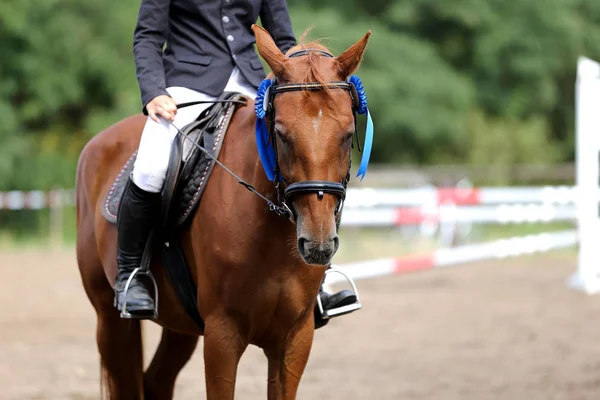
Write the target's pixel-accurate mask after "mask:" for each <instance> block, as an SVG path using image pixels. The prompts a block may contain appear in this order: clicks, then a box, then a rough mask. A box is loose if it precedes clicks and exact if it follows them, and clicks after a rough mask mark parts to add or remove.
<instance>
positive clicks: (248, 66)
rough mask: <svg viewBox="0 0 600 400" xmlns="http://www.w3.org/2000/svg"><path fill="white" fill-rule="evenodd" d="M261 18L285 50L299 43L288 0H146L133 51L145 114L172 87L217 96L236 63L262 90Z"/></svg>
mask: <svg viewBox="0 0 600 400" xmlns="http://www.w3.org/2000/svg"><path fill="white" fill-rule="evenodd" d="M258 17H260V20H261V22H262V25H263V27H264V28H265V29H266V30H267V31H268V32H269V33H270V34H271V36H272V37H273V39H274V41H275V43H276V44H277V46H278V47H279V48H280V49H281V51H282V52H286V51H287V50H288V49H289V48H290V47H292V46H294V45H295V44H296V39H295V36H294V32H293V30H292V24H291V21H290V16H289V12H288V7H287V3H286V0H142V3H141V6H140V10H139V15H138V21H137V25H136V27H135V32H134V42H133V52H134V56H135V65H136V73H137V79H138V83H139V86H140V90H141V94H142V103H143V105H144V107H143V110H144V112H145V113H146V104H148V102H149V101H150V100H152V99H153V98H154V97H156V96H158V95H161V94H164V95H168V92H167V91H166V88H167V87H170V86H183V87H186V88H189V89H194V90H198V91H201V92H204V93H207V94H209V95H211V96H218V95H219V94H221V93H222V91H223V89H224V88H225V86H226V84H227V81H228V79H229V76H230V75H231V72H232V70H233V68H234V66H237V67H238V68H239V69H240V71H241V73H242V75H243V76H244V77H245V78H246V79H247V80H248V81H249V82H250V83H251V84H252V85H253V86H255V87H256V88H258V86H259V85H260V83H261V82H262V80H263V79H264V78H265V76H266V74H265V71H264V69H263V67H262V64H261V62H260V60H259V58H258V55H257V54H256V51H255V50H254V44H255V38H254V33H253V32H252V30H251V29H250V27H251V25H252V24H253V23H256V21H257V20H258ZM165 45H166V46H165ZM163 48H164V50H163Z"/></svg>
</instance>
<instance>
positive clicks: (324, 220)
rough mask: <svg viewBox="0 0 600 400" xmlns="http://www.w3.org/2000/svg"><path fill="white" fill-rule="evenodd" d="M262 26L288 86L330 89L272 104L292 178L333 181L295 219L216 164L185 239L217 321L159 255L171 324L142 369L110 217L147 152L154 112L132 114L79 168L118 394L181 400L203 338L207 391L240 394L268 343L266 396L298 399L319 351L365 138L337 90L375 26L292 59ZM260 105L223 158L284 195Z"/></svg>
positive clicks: (85, 271) (87, 258)
mask: <svg viewBox="0 0 600 400" xmlns="http://www.w3.org/2000/svg"><path fill="white" fill-rule="evenodd" d="M252 29H253V31H254V33H255V36H256V43H257V48H258V52H259V53H260V55H261V56H262V58H263V59H264V60H265V61H266V62H267V63H268V65H269V66H270V68H271V70H272V71H273V72H272V75H270V76H274V77H275V78H276V79H277V83H278V85H280V86H285V85H286V84H295V83H296V84H301V83H308V82H313V83H314V82H317V83H320V84H322V85H323V86H322V89H321V90H314V88H313V90H303V89H301V88H300V89H298V90H296V91H289V92H288V91H285V90H282V91H281V93H279V94H277V96H276V97H274V100H273V107H274V109H276V111H277V112H276V116H275V120H274V121H268V122H269V125H270V126H272V127H273V137H274V138H275V139H274V140H275V143H276V146H275V148H276V153H277V161H278V163H279V167H280V173H281V175H282V176H283V177H284V179H285V183H286V184H287V185H291V184H293V183H307V182H308V183H309V185H308V186H310V182H321V183H323V182H324V183H325V186H324V191H323V190H320V191H319V193H316V190H311V189H310V187H309V188H308V189H307V188H302V187H300V188H299V189H301V190H298V191H297V193H296V194H295V196H294V197H293V200H292V201H290V203H289V208H290V209H292V210H293V214H294V216H295V218H294V221H295V222H296V223H295V224H294V223H293V222H294V221H292V222H290V220H289V219H287V218H281V216H279V215H277V214H276V213H272V212H270V211H269V209H268V208H267V207H265V203H264V200H263V199H261V198H260V197H259V196H257V195H255V194H254V193H252V192H250V191H248V190H246V188H244V187H243V186H241V185H239V184H238V182H237V181H236V179H233V178H232V176H231V175H229V174H228V172H227V171H225V170H224V169H223V168H220V167H216V168H215V169H214V171H213V173H212V176H211V177H210V179H209V181H208V183H207V186H206V189H205V192H204V195H203V198H202V200H201V202H200V204H199V206H198V208H197V210H196V212H195V214H194V216H193V219H192V220H191V222H190V223H189V224H187V225H186V226H185V227H184V228H183V230H182V233H181V242H182V248H183V250H184V254H185V258H186V260H187V263H188V266H189V268H190V272H191V275H192V278H193V281H194V282H195V284H196V285H197V294H198V309H199V311H200V315H202V317H203V318H204V322H205V328H204V330H202V329H200V328H199V327H198V325H196V324H195V323H194V322H193V321H192V319H191V318H190V317H189V316H188V315H187V314H186V311H185V310H184V308H183V306H182V304H181V303H180V301H179V299H178V297H177V296H176V294H175V292H174V289H173V286H172V285H171V283H170V281H169V279H168V276H167V275H166V273H165V271H164V269H163V268H162V266H161V265H160V260H153V262H152V267H151V268H152V271H153V272H154V276H155V278H156V281H157V283H158V288H159V290H158V294H159V297H160V310H159V314H158V317H157V318H156V319H155V320H154V322H156V323H158V324H159V325H160V326H162V328H163V329H162V338H161V340H160V344H159V346H158V349H157V351H156V353H155V354H154V357H153V359H152V361H151V363H150V365H149V367H148V369H147V370H146V371H144V370H143V358H142V339H141V329H140V321H139V320H136V319H123V318H120V316H119V312H118V311H117V310H116V309H115V307H114V306H113V297H114V292H113V289H112V285H113V284H114V279H115V276H116V273H117V264H116V248H117V246H116V236H117V231H116V227H115V226H114V225H113V224H111V223H109V222H108V221H107V220H105V219H104V218H103V216H102V214H101V207H102V203H103V200H104V198H105V196H106V194H107V192H108V190H109V188H110V186H111V184H112V182H113V181H114V179H115V177H116V176H117V174H118V173H119V171H120V169H121V168H122V166H123V164H124V163H125V162H126V160H127V159H128V158H129V156H130V155H131V154H132V153H133V152H134V151H135V150H136V149H137V147H138V144H139V141H140V136H141V132H142V128H143V125H144V122H145V120H146V117H145V116H143V115H141V114H140V115H136V116H132V117H129V118H127V119H124V120H122V121H120V122H118V123H116V124H115V125H113V126H111V127H109V128H107V129H106V130H104V131H102V132H100V133H99V134H97V135H96V136H95V137H94V138H92V139H91V140H90V141H89V142H88V143H87V144H86V146H85V147H84V149H83V150H82V152H81V155H80V159H79V164H78V167H77V261H78V264H79V270H80V273H81V278H82V281H83V285H84V287H85V291H86V293H87V296H88V298H89V300H90V302H91V303H92V305H93V307H94V309H95V311H96V314H97V331H96V339H97V344H98V350H99V353H100V359H101V368H102V376H103V379H102V381H103V384H102V389H103V392H107V393H104V395H108V397H109V398H111V399H126V400H133V399H141V398H146V399H148V398H151V399H171V398H172V397H173V390H174V386H175V380H176V378H177V375H178V374H179V372H180V371H181V369H182V368H183V367H184V365H185V364H186V363H187V362H188V360H189V359H190V357H191V356H192V353H193V352H194V349H195V347H196V343H197V341H198V338H199V336H201V335H203V336H204V363H205V383H206V393H207V398H208V399H213V400H214V399H233V397H234V391H235V380H236V373H237V367H238V363H239V360H240V357H241V356H242V354H243V353H244V351H245V349H246V347H247V346H248V345H250V344H252V345H256V346H259V347H260V348H262V349H263V350H264V353H265V355H266V357H267V359H268V398H269V399H271V400H275V399H295V398H296V393H297V389H298V385H299V383H300V379H301V376H302V374H303V371H304V369H305V366H306V363H307V361H308V357H309V353H310V350H311V346H312V341H313V335H314V329H315V326H314V319H313V310H314V308H315V304H316V298H317V293H318V290H319V287H320V285H321V282H322V280H323V278H324V275H325V271H326V265H327V264H328V263H329V262H330V260H331V257H332V256H333V253H335V250H337V246H338V237H337V226H336V223H337V222H338V221H337V220H336V219H337V215H336V213H338V212H339V208H340V207H339V204H340V202H341V199H340V198H339V196H338V195H336V193H335V190H334V189H335V185H338V186H339V185H340V184H339V182H344V180H345V179H346V177H347V174H348V172H349V168H350V164H349V163H350V153H351V147H352V146H351V145H352V140H353V139H352V133H353V132H355V118H354V106H353V101H352V95H351V93H349V92H350V91H349V90H338V87H327V84H328V82H338V84H339V82H340V81H346V80H347V79H348V77H349V76H350V75H351V74H352V73H353V72H354V71H355V70H357V69H358V67H359V64H360V63H361V60H362V57H363V53H364V51H365V47H366V45H367V41H368V38H369V36H370V34H371V32H370V31H369V32H367V34H366V35H365V36H364V37H363V38H362V39H361V40H360V41H358V42H357V43H355V44H354V45H352V46H351V47H349V48H348V49H347V50H346V51H344V52H343V53H342V54H341V55H339V56H338V57H327V56H323V54H324V51H327V49H326V48H324V47H323V46H321V45H319V44H317V43H307V44H304V45H302V44H301V45H298V46H296V47H295V48H293V49H291V50H290V52H292V51H296V50H299V49H303V48H310V49H311V50H309V51H306V55H305V56H301V57H293V58H291V57H288V56H287V55H284V54H282V53H281V51H280V50H279V49H278V48H277V46H276V45H275V43H274V41H273V39H272V38H271V36H270V35H269V34H268V33H267V32H266V31H265V30H264V29H262V28H260V27H258V26H257V25H254V26H253V27H252ZM313 49H314V50H313ZM319 50H322V51H319ZM287 54H289V52H288V53H287ZM289 86H292V85H289ZM300 86H301V85H297V87H300ZM284 91H285V93H283V92H284ZM253 104H254V103H253V102H252V101H248V104H247V105H245V106H241V107H239V108H238V109H237V111H236V112H235V114H234V116H233V118H232V120H231V123H230V125H229V129H228V133H227V135H226V136H225V141H224V144H223V147H222V151H221V153H220V155H219V161H220V162H221V163H222V164H223V165H225V166H227V167H228V168H229V169H230V170H231V171H235V173H236V174H237V175H238V176H241V177H242V178H243V179H245V180H247V181H248V182H249V183H251V184H252V185H253V186H254V188H256V190H257V191H258V192H260V193H261V194H263V195H265V196H266V197H267V198H269V199H276V198H277V196H278V192H277V191H278V190H280V189H279V188H276V187H275V185H273V182H271V181H270V180H269V179H268V178H267V176H266V174H265V170H264V169H263V165H262V163H261V160H260V158H259V154H258V150H257V143H256V139H255V124H256V120H257V116H256V114H255V109H254V107H253ZM327 182H329V184H330V185H333V186H334V189H331V188H329V189H328V187H327V184H328V183H327ZM336 182H337V183H336ZM304 189H306V190H304ZM313 189H314V188H313ZM329 245H331V246H332V247H331V250H330V251H329V253H328V254H325V255H323V248H324V247H327V246H329ZM299 247H300V248H299Z"/></svg>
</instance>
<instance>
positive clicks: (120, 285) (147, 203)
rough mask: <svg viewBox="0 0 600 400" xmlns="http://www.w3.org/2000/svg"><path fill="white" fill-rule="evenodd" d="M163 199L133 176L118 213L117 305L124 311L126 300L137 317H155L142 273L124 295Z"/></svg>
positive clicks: (129, 310)
mask: <svg viewBox="0 0 600 400" xmlns="http://www.w3.org/2000/svg"><path fill="white" fill-rule="evenodd" d="M159 199H160V193H150V192H146V191H145V190H142V189H140V188H139V187H138V186H137V185H136V184H135V183H133V181H132V180H131V178H129V182H128V183H127V186H126V187H125V192H124V193H123V197H122V199H121V204H120V205H119V212H118V215H117V230H118V234H117V265H118V268H119V269H118V272H117V278H116V283H115V287H114V290H115V303H116V304H115V305H116V307H117V309H119V310H120V311H122V310H123V305H124V303H126V304H127V311H128V312H129V313H130V314H131V316H132V317H134V318H141V319H143V318H152V316H153V314H154V300H153V299H152V297H151V296H150V293H148V289H146V287H145V286H144V283H143V282H142V280H143V276H142V275H138V274H136V275H135V276H134V277H133V279H132V280H131V283H130V284H129V288H128V289H127V298H126V299H124V298H123V297H124V290H125V284H126V283H127V280H128V279H129V277H130V276H131V273H132V272H133V270H135V269H136V268H138V267H139V266H140V264H141V262H142V255H143V253H144V248H145V247H146V242H147V240H148V236H149V234H150V231H151V230H152V226H153V224H154V223H155V222H156V212H157V210H158V204H159Z"/></svg>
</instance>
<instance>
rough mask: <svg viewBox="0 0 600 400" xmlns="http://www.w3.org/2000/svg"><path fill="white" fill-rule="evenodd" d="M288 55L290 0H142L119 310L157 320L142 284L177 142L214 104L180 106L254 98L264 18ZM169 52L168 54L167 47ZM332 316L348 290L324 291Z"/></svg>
mask: <svg viewBox="0 0 600 400" xmlns="http://www.w3.org/2000/svg"><path fill="white" fill-rule="evenodd" d="M259 16H260V19H261V21H262V24H263V25H264V27H265V28H266V29H267V30H268V31H269V32H270V33H271V35H272V37H273V39H274V41H275V43H276V44H277V46H278V47H279V49H280V50H281V51H282V52H284V53H285V52H286V51H287V50H288V49H290V48H291V47H292V46H294V45H295V44H296V40H295V37H294V33H293V31H292V25H291V21H290V17H289V14H288V7H287V4H286V0H245V1H242V0H203V1H200V0H142V3H141V6H140V10H139V15H138V20H137V25H136V27H135V32H134V44H133V51H134V55H135V64H136V70H137V79H138V83H139V86H140V90H141V97H142V103H143V108H142V110H143V112H144V114H145V115H148V119H147V121H146V124H145V126H144V130H143V133H142V137H141V141H140V145H139V148H138V153H137V158H136V160H135V164H134V167H133V172H132V174H131V176H130V177H129V181H128V184H127V187H126V189H125V193H124V194H123V197H122V200H121V203H120V206H119V212H118V218H117V229H118V237H117V246H118V247H117V264H118V273H117V277H116V283H115V286H114V290H115V296H116V306H117V308H118V309H119V310H122V309H123V302H126V305H127V310H128V311H129V312H130V313H131V314H132V315H135V316H136V317H139V318H147V317H149V316H151V315H152V314H153V311H154V301H153V299H152V297H151V296H150V294H149V292H148V290H147V289H146V287H145V286H144V284H143V283H142V282H141V280H140V279H138V277H137V275H136V276H134V277H133V278H132V279H131V283H130V286H129V289H128V291H127V298H126V299H123V294H124V289H125V284H126V282H127V279H128V278H129V277H130V276H131V273H132V272H133V270H134V269H135V268H137V267H139V266H140V263H141V258H142V253H143V251H144V247H145V244H146V241H147V238H148V236H149V232H150V230H151V228H152V223H153V221H155V220H156V213H157V210H158V202H159V200H160V192H161V189H162V186H163V183H164V181H165V176H166V172H167V166H168V164H169V157H170V150H171V142H172V141H173V139H174V138H175V135H176V133H177V130H176V129H175V128H174V127H172V126H171V125H170V123H169V122H173V123H174V124H175V125H176V126H178V127H179V128H181V127H183V126H185V125H187V124H188V123H191V122H193V121H194V120H195V119H196V118H197V117H198V116H199V115H200V113H201V112H202V111H203V110H204V109H205V108H207V107H209V106H210V104H199V105H194V106H190V107H185V108H182V109H179V110H178V109H177V107H176V104H178V103H184V102H194V101H203V100H214V99H216V98H217V96H219V95H220V94H221V93H222V92H224V91H237V92H241V93H242V94H245V95H247V96H249V97H251V98H254V97H255V96H256V91H257V89H258V86H259V85H260V83H261V82H262V80H263V79H264V78H265V77H266V75H265V72H264V70H263V67H262V63H261V62H260V60H259V58H258V56H257V54H256V52H255V51H254V44H255V38H254V35H253V33H252V30H251V29H250V27H251V25H252V24H253V23H255V22H256V20H257V19H258V17H259ZM165 43H166V47H165V49H164V51H163V45H165ZM319 295H320V296H321V302H322V304H323V308H324V309H325V310H330V309H334V308H338V307H341V306H343V305H347V304H351V303H354V302H355V300H356V298H355V296H354V294H353V293H352V292H350V291H348V290H343V291H341V292H339V293H336V294H333V295H331V294H328V293H326V292H324V291H323V290H321V291H320V294H319Z"/></svg>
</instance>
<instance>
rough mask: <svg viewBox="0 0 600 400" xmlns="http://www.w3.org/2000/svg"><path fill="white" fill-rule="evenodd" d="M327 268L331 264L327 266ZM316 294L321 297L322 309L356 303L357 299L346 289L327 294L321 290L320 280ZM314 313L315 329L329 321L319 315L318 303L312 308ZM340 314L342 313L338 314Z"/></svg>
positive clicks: (331, 308) (326, 309) (327, 309)
mask: <svg viewBox="0 0 600 400" xmlns="http://www.w3.org/2000/svg"><path fill="white" fill-rule="evenodd" d="M327 268H328V269H329V268H331V266H329V267H327ZM318 296H319V297H320V298H321V305H322V306H323V311H329V310H334V309H336V308H340V307H344V306H349V305H350V304H354V303H356V301H357V300H358V299H357V298H356V295H355V294H354V293H353V292H352V291H351V290H348V289H344V290H342V291H340V292H337V293H334V294H329V293H327V292H326V291H324V290H323V282H321V287H320V288H319V294H318ZM314 315H315V329H319V328H321V327H323V326H325V325H327V323H328V322H329V319H324V318H323V316H322V315H321V310H319V305H318V304H317V305H316V306H315V310H314ZM340 315H342V314H340Z"/></svg>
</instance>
